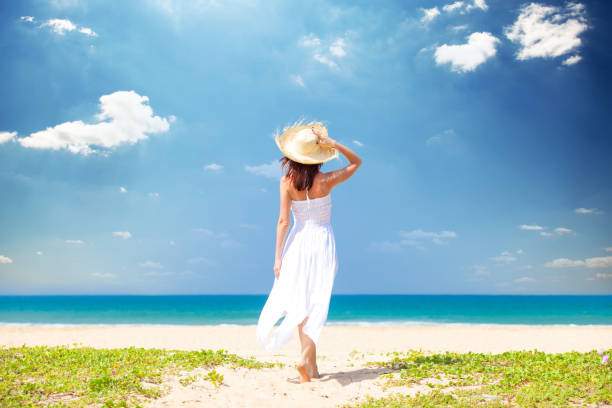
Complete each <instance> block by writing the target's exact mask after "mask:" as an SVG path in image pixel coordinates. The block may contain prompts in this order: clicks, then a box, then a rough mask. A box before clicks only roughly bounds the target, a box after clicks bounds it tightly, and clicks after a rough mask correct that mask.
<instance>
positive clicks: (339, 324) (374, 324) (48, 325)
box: [0, 321, 612, 329]
mask: <svg viewBox="0 0 612 408" xmlns="http://www.w3.org/2000/svg"><path fill="white" fill-rule="evenodd" d="M398 323H399V324H398ZM106 326H108V327H131V326H134V327H148V326H151V327H250V328H255V327H257V324H238V323H219V324H187V323H186V324H179V323H32V322H0V328H2V327H44V328H53V327H106ZM470 326H475V327H525V328H537V327H602V328H610V329H612V323H611V324H599V323H593V324H580V323H567V324H565V323H550V324H541V323H535V324H528V323H435V322H423V323H420V322H408V323H403V324H402V323H401V322H393V321H389V322H386V321H385V322H327V323H326V324H325V327H348V328H351V327H373V328H376V327H470Z"/></svg>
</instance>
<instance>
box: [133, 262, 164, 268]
mask: <svg viewBox="0 0 612 408" xmlns="http://www.w3.org/2000/svg"><path fill="white" fill-rule="evenodd" d="M138 266H140V267H141V268H146V269H163V266H162V264H160V263H159V262H153V261H145V262H142V263H140V264H139V265H138Z"/></svg>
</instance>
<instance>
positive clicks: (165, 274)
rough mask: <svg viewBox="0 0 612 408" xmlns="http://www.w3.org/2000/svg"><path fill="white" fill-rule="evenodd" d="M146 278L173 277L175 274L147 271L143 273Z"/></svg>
mask: <svg viewBox="0 0 612 408" xmlns="http://www.w3.org/2000/svg"><path fill="white" fill-rule="evenodd" d="M143 275H145V276H171V275H174V272H169V271H147V272H143Z"/></svg>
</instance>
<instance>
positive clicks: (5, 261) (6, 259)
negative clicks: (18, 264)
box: [0, 255, 13, 264]
mask: <svg viewBox="0 0 612 408" xmlns="http://www.w3.org/2000/svg"><path fill="white" fill-rule="evenodd" d="M10 263H13V260H12V259H11V258H9V257H8V256H4V255H0V264H10Z"/></svg>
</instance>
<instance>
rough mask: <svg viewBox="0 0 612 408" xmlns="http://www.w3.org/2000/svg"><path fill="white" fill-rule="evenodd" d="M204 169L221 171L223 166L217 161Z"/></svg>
mask: <svg viewBox="0 0 612 408" xmlns="http://www.w3.org/2000/svg"><path fill="white" fill-rule="evenodd" d="M204 170H210V171H220V170H223V166H222V165H220V164H217V163H210V164H207V165H206V166H204Z"/></svg>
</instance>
